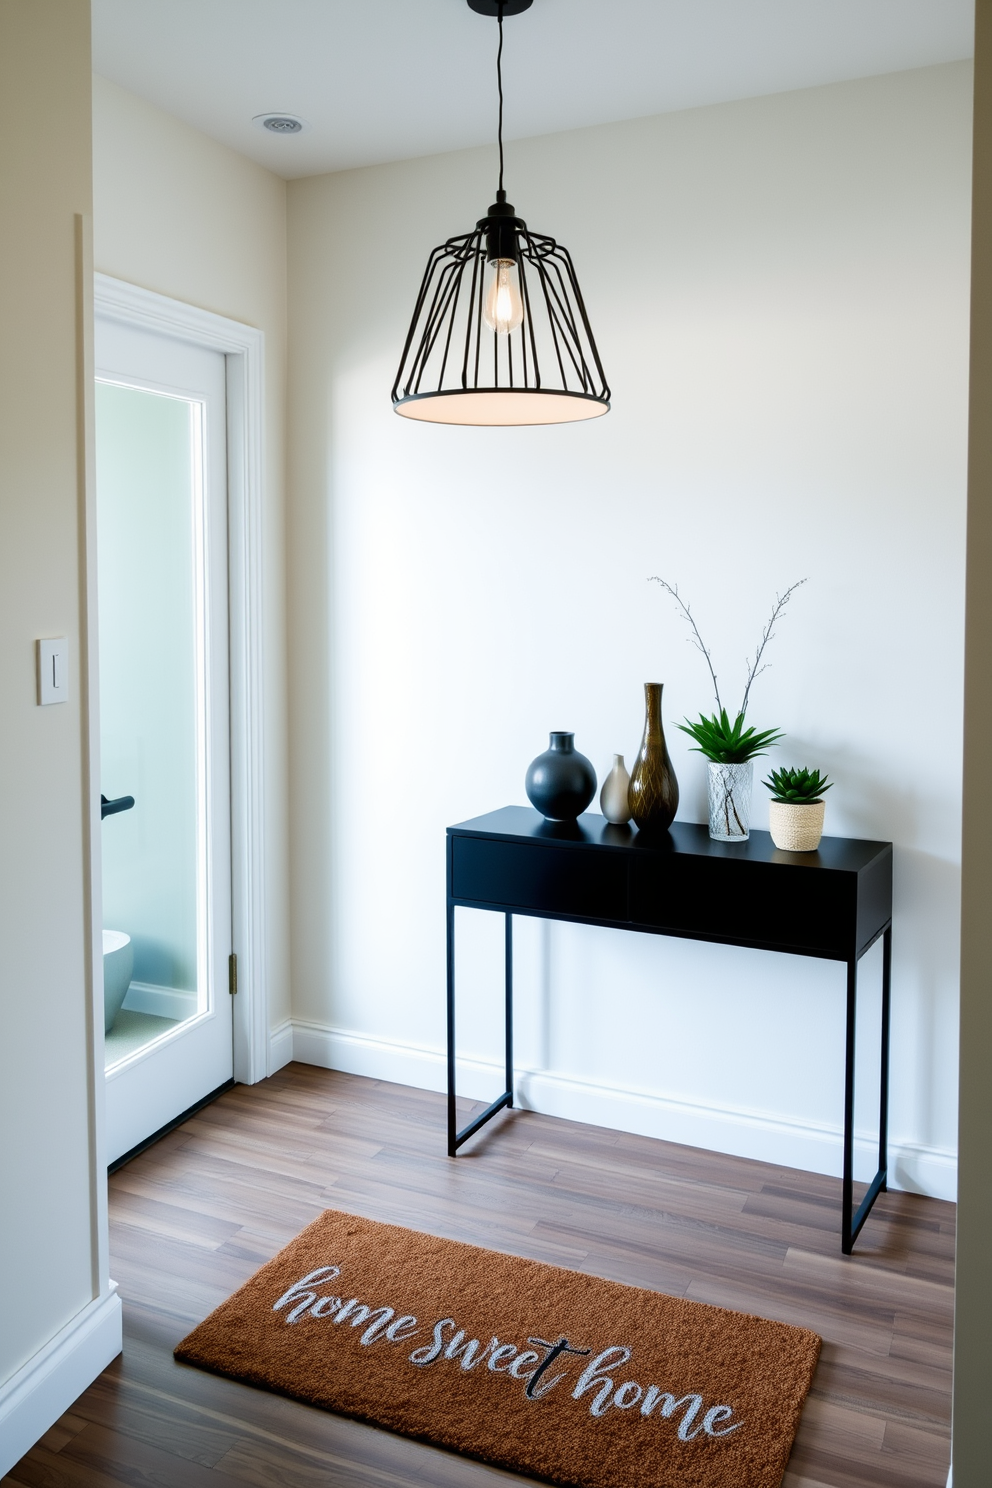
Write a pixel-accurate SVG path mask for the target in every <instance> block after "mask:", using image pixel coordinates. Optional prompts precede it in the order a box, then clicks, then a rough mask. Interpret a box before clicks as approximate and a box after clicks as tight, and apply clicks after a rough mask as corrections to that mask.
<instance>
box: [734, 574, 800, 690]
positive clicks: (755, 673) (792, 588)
mask: <svg viewBox="0 0 992 1488" xmlns="http://www.w3.org/2000/svg"><path fill="white" fill-rule="evenodd" d="M805 583H806V580H805V579H797V580H796V582H795V583H794V584H790V585H789V587H788V589H786V591H785V593H784V594H776V596H775V608H774V609H773V610H772V614H771V619H770V620H769V621H768V624H767V625H766V626H765V628H764V630H763V631H762V632H761V643H760V645H759V646H758V649H757V651H756V652H755V653H754V661H753V662H752V664H751V670H750V671H749V672H748V674H747V685H746V686H745V688H744V701H743V702H742V703H741V715H742V716H743V715H744V714H745V713H746V712H747V700H748V697H749V696H750V693H751V684H752V682H753V681H754V679H755V677H760V676H761V673H762V672H764V671H766V670H767V668H768V663H767V662H766V664H765V666H760V665H759V664H760V662H761V657H762V654H763V653H764V649H765V647H766V646H767V645H768V642H769V641H770V640H771V639H772V635H773V634H774V626H775V622H776V621H777V620H778V618H779V616H780V615H781V613H782V611H783V610H784V609H785V607H786V605H787V604H788V603H789V600H790V599H791V598H792V596H793V594H795V592H796V590H797V589H799V588H800V587H801V586H802V585H803V584H805Z"/></svg>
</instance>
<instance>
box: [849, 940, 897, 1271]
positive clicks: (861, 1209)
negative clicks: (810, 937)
mask: <svg viewBox="0 0 992 1488" xmlns="http://www.w3.org/2000/svg"><path fill="white" fill-rule="evenodd" d="M891 991H892V926H891V925H889V926H888V927H887V928H886V930H885V931H884V932H883V938H882V1037H881V1050H880V1062H879V1112H878V1170H877V1172H876V1173H875V1176H874V1178H873V1179H872V1180H871V1183H870V1184H869V1185H868V1191H867V1193H866V1194H865V1196H864V1198H863V1199H862V1200H861V1203H860V1204H859V1205H858V1211H857V1213H855V1212H854V1064H855V1060H854V1035H855V1029H856V1025H857V1003H858V963H857V961H856V960H853V961H849V962H848V963H847V1040H846V1049H845V1058H844V1189H843V1200H842V1206H841V1240H840V1248H841V1250H842V1252H843V1253H844V1255H850V1254H851V1252H852V1251H853V1249H854V1242H855V1240H857V1238H858V1236H859V1235H860V1233H861V1230H862V1227H863V1225H864V1222H865V1220H866V1219H867V1218H868V1215H869V1213H870V1211H871V1206H872V1205H873V1204H874V1202H875V1200H876V1199H877V1198H878V1196H879V1194H880V1193H883V1192H884V1191H885V1188H886V1185H887V1182H888V1165H889V1156H888V1147H889V1027H890V1004H891Z"/></svg>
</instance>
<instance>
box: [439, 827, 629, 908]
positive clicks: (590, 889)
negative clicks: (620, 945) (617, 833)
mask: <svg viewBox="0 0 992 1488" xmlns="http://www.w3.org/2000/svg"><path fill="white" fill-rule="evenodd" d="M451 847H452V863H451V869H452V876H451V889H452V895H453V897H454V898H455V899H469V900H474V901H475V902H477V903H489V904H504V905H507V906H512V908H514V909H516V910H520V911H521V912H527V911H530V912H531V913H533V914H549V915H557V914H564V915H571V916H579V915H588V916H589V917H590V918H591V919H598V920H626V918H627V864H626V862H625V860H624V859H623V858H622V857H621V856H620V855H619V854H616V855H614V854H613V853H596V854H592V853H588V852H584V851H582V850H581V849H576V848H568V847H557V846H555V847H551V846H548V847H543V846H540V845H538V844H535V843H526V844H525V843H514V842H494V841H492V840H488V841H487V840H480V839H479V838H473V837H455V838H454V839H453V840H452V844H451Z"/></svg>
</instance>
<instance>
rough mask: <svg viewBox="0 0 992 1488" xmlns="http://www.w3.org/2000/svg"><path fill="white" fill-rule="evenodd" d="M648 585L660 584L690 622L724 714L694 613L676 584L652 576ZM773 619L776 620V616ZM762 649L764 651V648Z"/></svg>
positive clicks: (717, 703) (720, 711) (714, 674)
mask: <svg viewBox="0 0 992 1488" xmlns="http://www.w3.org/2000/svg"><path fill="white" fill-rule="evenodd" d="M803 582H805V580H803ZM648 583H650V584H660V585H661V587H662V589H664V591H665V593H666V594H670V595H671V596H672V598H673V599H674V601H675V603H676V604H677V605H678V606H679V609H680V610H681V611H682V613H683V615H684V616H685V618H686V619H687V620H688V622H689V624H690V625H691V626H692V636H691V637H690V640H691V641H692V644H693V645H694V646H695V647H696V649H697V650H699V651H701V652H702V653H703V656H704V657H705V658H706V665H707V666H708V667H709V669H710V676H711V677H712V678H713V692H714V695H715V697H716V711H717V713H722V712H723V704H722V703H721V701H720V688H719V686H718V685H717V680H716V672H715V671H714V670H713V659H712V657H711V656H710V653H709V649H708V647H707V646H706V645H704V643H703V638H702V636H701V635H700V634H699V627H698V625H697V624H696V622H695V620H694V619H693V618H692V611H691V610H690V608H689V606H688V605H687V604H686V602H685V600H684V599H683V598H682V596H681V594H680V593H679V590H678V585H677V584H676V585H674V586H673V585H671V584H669V582H668V581H667V579H661V578H659V577H658V575H657V574H652V575H651V578H650V579H649V580H648ZM792 587H793V589H794V588H795V587H796V586H795V585H793V586H792ZM791 593H792V589H790V590H789V592H788V594H786V596H785V598H786V599H788V597H789V594H791ZM783 603H784V601H783ZM779 608H781V605H780V606H779ZM772 618H773V619H774V616H773V617H772ZM762 649H764V648H763V647H762ZM758 654H759V656H760V654H761V653H760V652H759V653H758Z"/></svg>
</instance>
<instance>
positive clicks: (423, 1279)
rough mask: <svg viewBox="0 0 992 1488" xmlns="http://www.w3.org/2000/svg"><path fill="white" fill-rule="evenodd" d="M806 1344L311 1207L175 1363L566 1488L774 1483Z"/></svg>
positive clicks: (766, 1327) (802, 1334) (784, 1332)
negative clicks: (301, 1225)
mask: <svg viewBox="0 0 992 1488" xmlns="http://www.w3.org/2000/svg"><path fill="white" fill-rule="evenodd" d="M819 1351H820V1340H819V1338H818V1337H817V1336H816V1334H815V1333H810V1332H807V1330H806V1329H804V1328H793V1327H790V1326H788V1325H787V1324H785V1323H770V1322H766V1321H764V1320H763V1319H761V1318H756V1317H749V1316H748V1315H747V1314H746V1313H741V1312H727V1311H725V1310H724V1309H723V1308H720V1307H708V1306H706V1305H705V1304H703V1303H701V1302H686V1301H683V1300H682V1299H680V1298H677V1297H666V1296H663V1295H661V1294H660V1293H658V1292H649V1291H643V1290H641V1289H640V1288H637V1287H629V1286H621V1285H620V1284H619V1283H618V1282H612V1281H600V1280H599V1279H598V1278H596V1277H594V1276H584V1275H581V1274H579V1273H578V1272H575V1271H563V1270H560V1269H559V1268H558V1267H556V1266H545V1265H542V1264H541V1263H540V1262H538V1261H528V1260H521V1259H519V1258H518V1257H517V1256H509V1255H502V1254H499V1253H497V1252H496V1251H492V1250H480V1249H478V1248H477V1247H476V1246H474V1245H462V1244H460V1243H458V1242H457V1241H454V1240H439V1239H437V1238H436V1237H435V1236H433V1235H422V1234H419V1233H418V1232H417V1231H415V1230H405V1229H399V1228H398V1227H397V1226H395V1225H385V1224H377V1223H376V1222H375V1221H373V1220H369V1219H356V1218H355V1217H354V1216H352V1215H348V1214H339V1213H337V1212H336V1211H334V1210H328V1211H327V1212H326V1213H324V1214H322V1215H321V1217H320V1218H319V1219H318V1220H315V1222H314V1223H313V1224H312V1225H309V1226H308V1228H307V1229H305V1230H304V1231H303V1233H302V1234H301V1235H298V1236H297V1238H296V1239H295V1240H294V1241H293V1242H292V1244H290V1245H288V1246H287V1247H286V1249H285V1250H283V1251H281V1252H280V1253H279V1255H277V1256H276V1257H275V1259H274V1260H272V1261H270V1262H269V1264H268V1265H267V1266H263V1267H262V1269H261V1270H260V1271H257V1272H256V1273H255V1275H254V1276H253V1277H252V1278H251V1280H250V1281H248V1282H247V1283H246V1284H245V1285H244V1286H243V1287H242V1288H241V1290H240V1291H238V1292H235V1294H234V1296H233V1297H230V1298H228V1300H227V1301H226V1302H225V1303H224V1304H223V1305H222V1306H221V1307H218V1309H217V1311H216V1312H213V1313H211V1315H210V1317H208V1318H207V1319H206V1321H205V1322H203V1323H201V1324H200V1326H199V1327H198V1328H195V1329H194V1330H193V1332H192V1333H191V1334H190V1335H189V1337H188V1338H184V1339H183V1341H182V1343H181V1344H180V1345H179V1347H178V1348H177V1349H176V1358H177V1359H180V1360H183V1361H184V1362H186V1363H188V1364H198V1365H200V1366H201V1367H202V1368H204V1369H212V1370H215V1371H216V1372H217V1373H219V1374H226V1375H230V1376H232V1377H233V1378H234V1379H238V1380H243V1381H245V1382H246V1383H247V1384H251V1385H262V1386H264V1387H265V1388H267V1389H270V1390H278V1391H279V1392H280V1393H282V1394H284V1395H291V1396H293V1397H294V1398H295V1399H297V1400H303V1401H306V1402H307V1403H308V1404H311V1405H318V1406H322V1407H324V1409H326V1410H332V1411H339V1412H341V1413H342V1414H343V1415H348V1416H357V1417H359V1418H360V1419H362V1420H365V1421H373V1422H375V1423H376V1424H378V1425H380V1426H386V1427H389V1429H390V1430H392V1431H399V1432H403V1433H405V1434H406V1435H407V1436H415V1437H419V1438H420V1439H422V1440H424V1441H429V1442H434V1443H436V1444H437V1445H439V1446H442V1447H449V1448H451V1449H453V1450H454V1451H457V1452H465V1453H467V1454H469V1455H470V1456H473V1457H479V1458H482V1459H483V1460H485V1461H487V1462H493V1463H496V1464H498V1465H499V1466H500V1467H506V1468H510V1469H511V1470H515V1471H518V1472H524V1473H528V1474H531V1475H533V1476H534V1477H538V1478H544V1479H546V1480H548V1481H549V1482H552V1483H562V1484H569V1485H579V1488H779V1484H780V1483H781V1480H782V1474H783V1471H784V1469H785V1464H786V1461H787V1459H788V1456H789V1450H790V1448H791V1446H792V1439H793V1437H794V1435H795V1432H796V1426H797V1424H798V1421H799V1413H800V1411H801V1409H802V1404H803V1401H804V1400H805V1398H806V1392H807V1391H808V1389H809V1386H810V1381H811V1379H812V1376H813V1370H814V1369H815V1367H816V1360H817V1355H818V1354H819Z"/></svg>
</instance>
